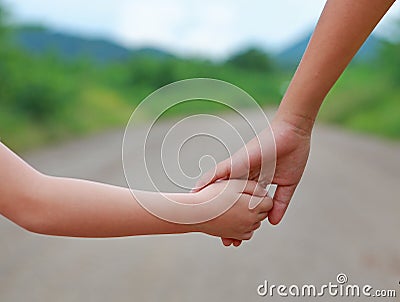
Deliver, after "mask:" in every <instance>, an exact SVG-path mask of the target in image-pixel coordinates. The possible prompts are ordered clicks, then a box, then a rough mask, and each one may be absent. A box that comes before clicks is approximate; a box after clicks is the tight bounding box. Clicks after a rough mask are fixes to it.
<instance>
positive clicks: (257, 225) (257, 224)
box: [251, 221, 261, 231]
mask: <svg viewBox="0 0 400 302" xmlns="http://www.w3.org/2000/svg"><path fill="white" fill-rule="evenodd" d="M260 226H261V221H259V222H256V223H255V224H253V227H252V228H251V230H252V231H255V230H257V229H259V228H260Z"/></svg>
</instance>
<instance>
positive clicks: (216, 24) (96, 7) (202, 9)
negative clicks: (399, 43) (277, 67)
mask: <svg viewBox="0 0 400 302" xmlns="http://www.w3.org/2000/svg"><path fill="white" fill-rule="evenodd" d="M0 1H1V0H0ZM3 3H5V4H6V5H7V7H8V9H9V10H10V12H11V15H12V16H13V18H14V19H15V20H16V21H18V22H21V21H22V22H40V23H42V24H44V25H48V26H50V27H52V28H54V29H57V30H60V31H65V32H69V33H74V34H79V35H84V36H97V37H104V38H109V39H111V40H114V41H116V42H118V43H121V44H123V45H125V46H128V47H143V46H153V47H159V48H163V49H166V50H168V51H172V52H174V53H178V54H183V55H201V56H205V57H210V58H224V57H226V56H228V55H229V54H231V53H233V52H235V51H237V50H239V49H241V48H244V47H246V46H249V45H257V46H261V47H263V48H265V49H269V50H271V51H279V50H281V49H283V48H284V47H285V46H287V45H289V44H290V43H293V42H294V41H295V40H296V39H300V38H302V37H303V35H304V34H305V33H306V32H307V31H309V30H310V29H311V28H313V26H314V25H315V23H316V22H317V20H318V17H319V14H320V13H321V11H322V8H323V6H324V4H325V0H280V1H266V0H113V1H110V0H96V1H94V0H93V1H82V0H68V1H64V0H58V1H55V0H3ZM89 3H90V4H89ZM395 19H400V1H397V2H396V4H395V5H394V6H393V7H392V9H391V11H390V13H389V14H388V15H387V16H386V18H385V19H384V20H383V22H382V23H381V25H380V26H379V27H378V30H377V33H378V34H380V35H382V34H387V33H389V32H390V24H391V23H392V22H393V20H395Z"/></svg>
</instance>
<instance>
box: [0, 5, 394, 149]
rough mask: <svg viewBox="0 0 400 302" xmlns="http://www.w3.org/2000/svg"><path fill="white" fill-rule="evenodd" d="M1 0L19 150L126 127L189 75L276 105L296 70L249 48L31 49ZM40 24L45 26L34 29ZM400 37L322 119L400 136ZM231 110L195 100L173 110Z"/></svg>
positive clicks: (335, 98)
mask: <svg viewBox="0 0 400 302" xmlns="http://www.w3.org/2000/svg"><path fill="white" fill-rule="evenodd" d="M5 20H6V13H5V12H4V10H3V9H1V5H0V46H1V47H0V132H1V135H2V137H1V138H2V140H3V141H5V142H6V143H7V144H8V145H9V146H10V147H12V148H16V149H26V148H32V147H35V146H38V145H41V144H45V143H48V142H52V141H54V140H58V139H63V138H66V137H70V136H76V135H82V134H87V133H90V132H94V131H99V130H102V129H105V128H108V127H114V126H122V125H124V124H125V123H126V122H127V120H128V119H129V116H130V114H131V112H132V111H133V109H134V107H135V106H136V105H137V104H138V103H139V102H140V101H141V100H143V99H144V98H145V97H146V96H148V95H149V94H150V93H151V92H153V91H154V90H155V89H158V88H160V87H162V86H164V85H166V84H169V83H171V82H175V81H178V80H183V79H186V78H199V77H200V78H201V77H208V78H216V79H221V80H224V81H227V82H230V83H232V84H234V85H237V86H239V87H240V88H242V89H244V90H245V91H247V92H248V93H249V94H250V95H251V96H252V97H253V98H254V99H255V100H256V101H258V102H259V104H260V105H262V106H267V105H277V104H278V102H279V100H280V98H281V97H282V91H281V87H282V86H283V84H284V83H285V82H286V81H287V80H288V79H289V78H290V76H291V75H290V74H288V73H286V72H282V71H280V70H278V69H277V68H276V67H275V65H274V62H273V61H272V60H271V58H270V57H269V56H268V55H267V54H265V53H264V52H262V51H260V50H258V49H254V48H252V49H248V50H246V51H243V52H241V53H238V54H236V55H234V56H233V57H232V58H230V59H229V60H227V61H226V62H224V63H218V62H210V61H206V60H199V59H182V58H172V57H163V58H160V57H152V56H149V55H147V56H140V57H134V58H131V59H130V60H125V61H120V62H114V63H110V64H96V63H95V61H92V60H90V58H85V57H81V58H80V59H78V60H64V59H62V58H59V57H58V55H57V54H56V53H51V52H49V53H43V54H42V55H39V56H38V55H32V54H29V53H26V52H24V51H22V50H21V49H20V48H19V47H18V46H17V45H14V44H13V43H12V39H10V36H11V35H12V33H13V30H14V29H12V28H10V27H9V26H7V25H6V23H5ZM35 30H43V28H42V27H40V26H39V27H37V28H36V27H35ZM399 53H400V43H393V42H392V43H387V44H385V45H384V47H383V49H382V53H381V56H380V57H379V60H377V61H374V62H371V63H370V64H365V65H352V66H350V68H349V70H348V71H347V72H346V73H345V75H344V76H343V77H342V79H341V80H340V81H339V83H338V85H337V86H336V87H335V89H334V90H333V91H332V93H331V94H330V96H329V100H328V101H327V102H325V104H324V105H323V110H322V113H321V119H322V120H325V121H328V122H331V123H337V124H340V125H344V126H345V127H348V128H351V129H354V130H357V131H364V132H368V133H375V134H378V135H384V136H388V137H393V138H400V102H399V99H400V86H399V85H398V83H400V68H398V66H400V55H399ZM210 110H214V111H217V110H224V108H223V106H222V107H221V106H215V104H212V103H211V102H208V103H207V102H192V103H190V104H187V106H186V107H185V106H182V107H179V108H175V109H173V110H170V111H169V112H167V114H166V116H171V115H176V114H186V113H190V112H206V111H210Z"/></svg>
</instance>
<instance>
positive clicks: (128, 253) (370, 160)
mask: <svg viewBox="0 0 400 302" xmlns="http://www.w3.org/2000/svg"><path fill="white" fill-rule="evenodd" d="M168 125H169V124H168V123H164V124H163V125H161V126H159V128H158V129H160V130H161V129H164V128H166V127H167V126H168ZM195 126H196V125H194V126H193V127H195ZM140 131H142V130H140V129H138V132H140ZM160 132H162V131H160ZM122 135H123V132H122V130H121V131H114V132H109V133H106V134H101V135H97V136H93V137H90V138H86V139H82V140H78V141H73V142H69V143H66V144H63V145H60V146H57V147H53V148H48V149H47V150H44V151H40V152H35V153H32V154H29V155H27V156H25V158H26V159H27V160H28V161H29V162H30V163H31V164H33V165H34V166H35V167H37V168H38V169H40V170H42V171H45V172H48V173H51V174H54V175H64V176H74V177H81V178H87V179H93V180H98V181H103V182H108V183H113V184H119V185H125V180H124V177H123V172H122V167H121V159H120V153H121V152H120V149H121V148H120V146H121V140H122ZM202 146H203V147H205V148H206V147H207V144H206V145H204V144H202ZM132 152H134V150H132ZM197 160H198V158H193V161H194V162H197ZM399 196H400V145H399V144H396V143H390V142H386V141H381V140H377V139H372V138H369V137H363V136H359V135H355V134H348V133H344V132H342V131H341V130H338V129H333V128H326V127H323V126H318V128H317V130H316V131H315V133H314V138H313V144H312V153H311V159H310V161H309V165H308V168H307V171H306V173H305V175H304V178H303V181H302V185H301V187H300V188H299V189H298V191H297V193H296V195H295V197H294V200H293V203H292V205H291V207H290V210H289V212H288V214H287V216H286V218H285V220H284V221H283V223H282V224H281V225H279V226H278V227H271V226H269V225H268V223H265V224H264V226H263V228H262V229H261V230H260V231H259V232H258V233H256V235H255V236H254V238H253V240H252V241H251V242H248V243H246V244H244V245H243V247H241V248H239V249H233V248H230V249H226V248H224V247H222V245H221V244H220V242H219V240H218V239H216V238H212V237H208V236H204V235H199V234H191V235H184V236H156V237H140V238H127V239H110V240H80V239H64V238H51V237H45V236H38V235H34V234H29V233H27V232H25V231H23V230H21V229H19V228H18V227H16V226H15V225H13V224H12V223H11V222H8V221H7V220H5V219H3V218H0V247H1V249H0V301H1V302H27V301H29V302H35V301H38V302H39V301H40V302H46V301H51V302H54V301H60V302H63V301H83V302H89V301H96V302H102V301H191V302H196V301H267V300H269V301H279V300H280V299H282V300H287V301H309V300H310V299H309V298H305V299H300V298H296V299H295V298H292V299H290V298H286V299H284V298H277V297H276V296H274V298H271V297H263V298H261V297H258V296H257V293H256V289H257V286H258V285H259V284H260V283H261V282H263V281H264V280H268V281H269V282H270V283H274V284H277V285H278V284H286V285H291V284H298V285H302V284H305V283H308V284H310V283H315V284H316V285H321V284H327V283H328V282H330V281H335V280H336V275H337V274H338V273H346V274H347V276H348V278H349V283H353V284H357V283H358V284H360V285H364V284H367V283H368V284H371V285H373V286H374V287H375V288H382V289H396V290H397V291H398V296H399V295H400V286H399V281H400V239H399V231H400V198H399ZM336 300H337V298H336V299H334V298H330V297H328V296H325V297H324V299H323V301H336ZM347 300H349V301H352V300H357V299H354V298H350V299H347ZM365 300H366V299H365V298H364V299H360V301H365ZM370 300H371V301H378V300H376V299H370ZM379 301H380V300H379ZM382 301H400V298H396V299H382Z"/></svg>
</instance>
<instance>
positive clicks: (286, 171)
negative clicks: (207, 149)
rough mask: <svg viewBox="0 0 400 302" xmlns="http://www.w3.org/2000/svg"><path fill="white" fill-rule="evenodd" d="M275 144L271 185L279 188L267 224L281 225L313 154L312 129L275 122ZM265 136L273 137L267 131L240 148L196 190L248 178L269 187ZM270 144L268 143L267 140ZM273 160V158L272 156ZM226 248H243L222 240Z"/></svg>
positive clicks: (200, 182)
mask: <svg viewBox="0 0 400 302" xmlns="http://www.w3.org/2000/svg"><path fill="white" fill-rule="evenodd" d="M271 128H272V132H273V134H274V138H275V144H276V169H275V174H274V176H273V177H272V183H274V184H277V185H278V187H277V189H276V192H275V195H274V198H273V208H272V210H271V211H270V212H269V216H268V220H269V221H270V223H272V224H274V225H275V224H278V223H279V222H280V221H281V219H282V217H283V216H284V214H285V212H286V209H287V207H288V205H289V202H290V200H291V198H292V196H293V194H294V191H295V190H296V187H297V185H298V184H299V182H300V179H301V176H302V175H303V172H304V169H305V166H306V163H307V159H308V155H309V152H310V138H311V128H310V130H308V129H307V130H306V129H303V128H299V127H298V126H295V124H294V123H290V122H288V121H286V120H284V119H279V118H275V119H274V121H273V122H272V124H271ZM263 136H270V131H269V129H268V130H265V131H263V132H261V133H260V134H259V139H257V138H254V139H253V140H251V141H250V142H249V143H248V144H247V145H246V146H245V147H243V148H241V149H240V150H239V151H238V152H236V153H235V154H234V155H233V156H232V157H231V158H228V159H226V160H224V161H222V162H220V163H219V164H217V166H216V167H215V169H214V170H213V171H209V172H207V173H206V174H204V175H203V176H202V177H201V179H200V180H199V181H198V183H197V185H196V190H197V191H198V190H201V189H202V188H204V187H205V186H207V185H208V184H210V183H213V182H215V181H216V180H218V179H228V178H248V179H250V180H255V181H258V182H259V183H261V184H262V185H266V184H268V183H269V182H270V181H271V176H270V175H268V174H265V175H263V173H261V175H260V172H261V171H262V169H261V168H262V166H261V163H262V162H264V159H267V160H266V161H265V162H269V160H270V158H271V156H272V155H271V153H273V151H272V149H271V148H270V146H269V145H268V144H260V143H259V140H260V141H262V140H263ZM267 141H268V139H267ZM273 156H274V155H273ZM222 241H223V244H224V245H225V246H229V245H231V244H234V245H235V246H239V245H240V243H241V242H240V241H239V240H232V239H228V238H222Z"/></svg>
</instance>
